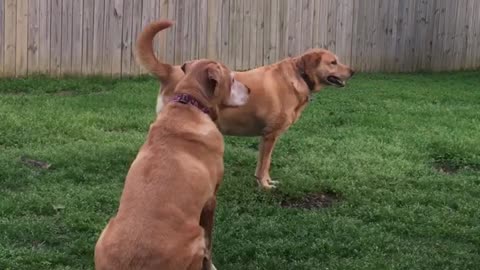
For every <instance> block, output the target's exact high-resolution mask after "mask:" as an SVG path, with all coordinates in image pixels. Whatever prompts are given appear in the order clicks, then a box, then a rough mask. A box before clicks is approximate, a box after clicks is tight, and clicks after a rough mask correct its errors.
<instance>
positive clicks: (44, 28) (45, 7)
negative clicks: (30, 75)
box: [38, 0, 51, 73]
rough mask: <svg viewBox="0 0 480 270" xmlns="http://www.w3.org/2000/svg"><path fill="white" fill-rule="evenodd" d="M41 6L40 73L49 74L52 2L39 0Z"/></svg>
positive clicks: (39, 29) (39, 30) (39, 12)
mask: <svg viewBox="0 0 480 270" xmlns="http://www.w3.org/2000/svg"><path fill="white" fill-rule="evenodd" d="M38 4H39V11H38V14H39V21H38V23H39V28H38V32H39V39H38V72H40V73H48V72H49V69H50V58H51V56H50V35H51V32H50V16H51V0H38Z"/></svg>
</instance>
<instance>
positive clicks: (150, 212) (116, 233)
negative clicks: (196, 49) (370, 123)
mask: <svg viewBox="0 0 480 270" xmlns="http://www.w3.org/2000/svg"><path fill="white" fill-rule="evenodd" d="M211 81H214V83H212V82H211ZM231 83H232V82H231V76H230V71H229V70H228V69H227V68H226V67H225V66H223V65H221V64H219V63H217V62H214V61H210V60H198V61H195V62H193V63H192V64H191V65H190V66H189V68H188V69H187V72H186V75H185V76H183V78H182V79H181V80H180V81H179V82H178V84H177V86H176V88H175V90H174V91H173V93H174V94H180V93H182V94H188V95H191V96H193V97H194V98H195V99H197V100H198V101H201V102H202V103H203V104H204V105H206V106H208V107H210V108H214V107H216V106H219V105H221V104H222V103H223V102H225V100H226V99H227V98H228V97H229V96H230V88H231ZM223 151H224V144H223V137H222V134H221V133H220V131H219V130H218V129H217V127H216V125H215V124H214V122H213V121H212V119H211V117H209V115H207V114H205V113H204V112H202V111H200V110H199V109H198V108H196V107H194V106H192V105H187V104H181V103H177V102H170V103H169V104H167V105H166V106H165V107H164V108H163V110H162V111H161V113H159V114H158V116H157V119H156V120H155V122H154V123H153V124H152V125H151V126H150V130H149V133H148V137H147V140H146V142H145V144H144V145H143V146H142V147H141V149H140V151H139V153H138V155H137V157H136V158H135V160H134V161H133V163H132V165H131V167H130V170H129V172H128V175H127V177H126V181H125V186H124V190H123V193H122V196H121V199H120V206H119V209H118V212H117V214H116V216H115V217H113V218H112V219H111V220H110V222H109V223H108V225H107V226H106V228H105V229H104V231H103V232H102V234H101V236H100V237H99V240H98V242H97V245H96V247H95V268H96V269H98V270H127V269H128V270H134V269H142V270H149V269H151V270H153V269H155V270H157V269H164V270H199V269H210V267H211V265H212V264H211V248H212V237H211V235H212V229H213V220H214V216H213V215H214V211H215V205H216V192H217V189H218V187H219V185H220V183H221V181H222V177H223Z"/></svg>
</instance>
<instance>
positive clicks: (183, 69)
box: [181, 61, 193, 73]
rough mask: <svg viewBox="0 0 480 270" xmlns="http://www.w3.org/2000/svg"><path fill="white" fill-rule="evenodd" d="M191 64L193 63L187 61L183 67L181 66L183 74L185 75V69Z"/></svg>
mask: <svg viewBox="0 0 480 270" xmlns="http://www.w3.org/2000/svg"><path fill="white" fill-rule="evenodd" d="M192 62H193V61H187V62H185V63H183V65H182V66H181V69H182V71H183V73H187V68H188V66H189V65H190V64H191V63H192Z"/></svg>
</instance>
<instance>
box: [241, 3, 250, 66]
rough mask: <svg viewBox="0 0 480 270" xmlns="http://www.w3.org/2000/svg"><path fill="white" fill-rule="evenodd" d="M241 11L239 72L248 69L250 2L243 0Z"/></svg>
mask: <svg viewBox="0 0 480 270" xmlns="http://www.w3.org/2000/svg"><path fill="white" fill-rule="evenodd" d="M242 2H243V10H242V15H241V16H242V25H243V34H242V35H241V39H240V42H241V44H242V58H241V59H242V62H241V65H240V69H241V70H246V69H248V65H249V61H250V44H251V43H250V38H251V35H250V29H251V27H250V24H251V22H252V17H251V13H250V4H251V3H252V1H250V0H243V1H242Z"/></svg>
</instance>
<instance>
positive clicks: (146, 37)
mask: <svg viewBox="0 0 480 270" xmlns="http://www.w3.org/2000/svg"><path fill="white" fill-rule="evenodd" d="M171 25H172V22H171V21H166V20H159V21H156V22H153V23H151V24H149V25H147V26H146V27H145V28H144V30H143V32H142V33H141V34H140V36H139V38H138V41H137V59H138V61H139V63H140V64H141V65H143V66H144V67H145V68H146V69H147V70H148V71H150V72H151V73H152V74H154V75H156V76H157V77H158V78H159V80H160V82H161V83H162V86H161V87H162V88H161V91H160V93H159V96H158V99H157V113H158V112H159V111H160V110H161V108H162V104H163V103H165V102H168V100H170V99H171V97H172V94H173V91H172V89H173V87H174V85H175V84H176V82H177V81H178V79H179V78H181V77H182V76H183V73H182V70H181V68H180V67H178V66H172V65H169V64H166V63H162V62H160V61H159V60H158V59H157V58H156V57H155V54H154V52H153V47H152V42H153V38H154V37H155V35H156V34H157V33H158V32H159V31H161V30H163V29H166V28H168V27H170V26H171ZM353 73H354V72H353V70H352V69H351V68H350V67H348V66H346V65H344V64H342V63H340V61H339V60H338V58H337V57H336V56H335V55H334V54H333V53H331V52H330V51H328V50H324V49H312V50H310V51H307V52H306V53H304V54H302V55H300V56H297V57H292V58H287V59H285V60H282V61H280V62H277V63H275V64H272V65H268V66H263V67H259V68H256V69H252V70H249V71H244V72H235V75H234V76H235V78H236V79H238V80H239V81H240V82H241V83H243V84H245V85H246V86H247V87H248V88H249V89H250V90H251V95H250V98H249V100H248V102H247V104H246V105H245V106H241V107H237V108H224V109H221V110H220V111H219V115H218V119H217V121H216V124H217V125H218V127H219V129H220V131H221V132H222V133H223V134H224V135H234V136H261V140H260V146H259V156H258V161H257V169H256V172H255V176H256V178H257V181H258V182H259V184H260V185H261V186H262V187H264V188H266V189H269V188H272V187H274V186H275V183H276V182H275V181H272V179H271V178H270V173H269V171H270V163H271V157H272V152H273V148H274V146H275V143H276V142H277V141H278V138H279V137H280V135H281V134H282V133H284V132H285V131H286V130H287V129H288V128H289V127H290V126H291V125H292V124H293V123H295V122H296V121H297V120H298V118H299V117H300V115H301V113H302V111H303V109H305V107H306V106H307V104H308V101H309V99H310V96H311V95H312V94H313V93H316V92H318V91H320V90H321V89H322V88H323V87H324V86H328V85H333V86H338V87H343V86H345V82H346V81H347V80H348V79H349V78H350V77H352V75H353Z"/></svg>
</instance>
